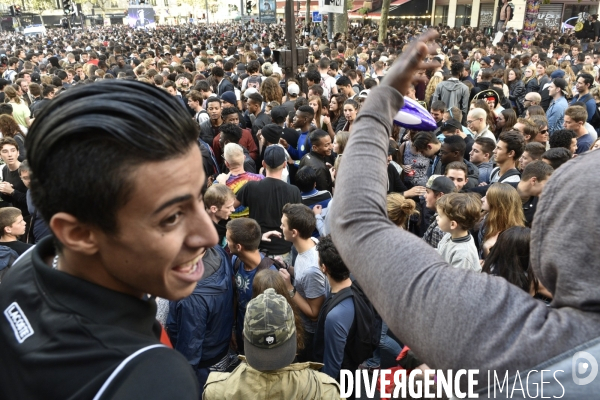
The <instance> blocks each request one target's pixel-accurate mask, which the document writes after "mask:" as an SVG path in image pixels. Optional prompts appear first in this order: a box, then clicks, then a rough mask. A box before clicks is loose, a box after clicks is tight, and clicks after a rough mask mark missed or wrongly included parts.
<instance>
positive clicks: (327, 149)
mask: <svg viewBox="0 0 600 400" xmlns="http://www.w3.org/2000/svg"><path fill="white" fill-rule="evenodd" d="M331 150H332V146H331V137H329V135H327V136H324V137H322V138H321V139H319V140H318V141H317V143H314V144H313V151H314V152H315V153H317V154H319V155H321V156H323V157H328V156H330V155H331Z"/></svg>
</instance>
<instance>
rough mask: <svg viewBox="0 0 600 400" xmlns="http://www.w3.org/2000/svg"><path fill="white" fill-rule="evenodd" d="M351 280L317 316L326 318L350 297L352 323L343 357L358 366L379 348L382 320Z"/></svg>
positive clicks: (360, 289)
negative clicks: (348, 285)
mask: <svg viewBox="0 0 600 400" xmlns="http://www.w3.org/2000/svg"><path fill="white" fill-rule="evenodd" d="M351 279H352V286H350V287H349V288H346V289H343V290H341V291H339V292H338V293H337V294H336V295H335V297H334V298H333V300H332V301H330V302H329V304H327V309H326V310H323V313H324V315H323V316H322V317H321V316H319V319H321V318H327V314H329V312H330V311H331V310H333V308H334V307H335V306H337V305H338V304H339V303H341V302H342V301H344V300H346V299H347V298H348V297H352V300H353V302H354V322H352V326H351V327H350V332H349V333H348V340H347V341H346V347H345V350H344V357H347V358H348V360H349V361H350V362H351V363H352V364H353V365H355V366H358V365H360V364H361V363H362V362H363V361H365V360H368V359H369V358H371V357H373V352H374V351H375V350H376V349H377V347H379V340H380V339H381V325H382V320H381V317H380V316H379V313H378V312H377V310H376V309H375V307H373V304H371V301H370V300H369V299H368V298H367V296H366V295H365V293H364V292H363V290H362V288H361V287H360V285H359V284H358V282H356V280H354V278H351Z"/></svg>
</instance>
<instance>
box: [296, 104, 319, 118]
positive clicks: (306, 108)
mask: <svg viewBox="0 0 600 400" xmlns="http://www.w3.org/2000/svg"><path fill="white" fill-rule="evenodd" d="M298 111H300V112H301V113H305V114H309V115H310V116H311V117H313V118H314V117H315V110H314V109H313V108H312V107H311V106H300V108H298Z"/></svg>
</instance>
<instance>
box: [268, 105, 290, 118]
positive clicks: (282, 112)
mask: <svg viewBox="0 0 600 400" xmlns="http://www.w3.org/2000/svg"><path fill="white" fill-rule="evenodd" d="M287 117H288V110H287V108H285V107H284V106H277V107H273V109H272V110H271V119H272V120H273V122H276V121H278V120H285V119H286V118H287Z"/></svg>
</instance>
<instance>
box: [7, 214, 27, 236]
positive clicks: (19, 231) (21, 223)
mask: <svg viewBox="0 0 600 400" xmlns="http://www.w3.org/2000/svg"><path fill="white" fill-rule="evenodd" d="M26 227H27V223H26V222H25V220H24V219H23V216H22V215H19V216H18V217H17V219H16V220H15V222H13V224H12V225H11V226H10V227H8V228H9V229H10V232H8V230H9V229H7V228H4V229H5V232H8V233H10V234H11V235H13V236H16V237H19V236H23V235H24V234H25V228H26Z"/></svg>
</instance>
